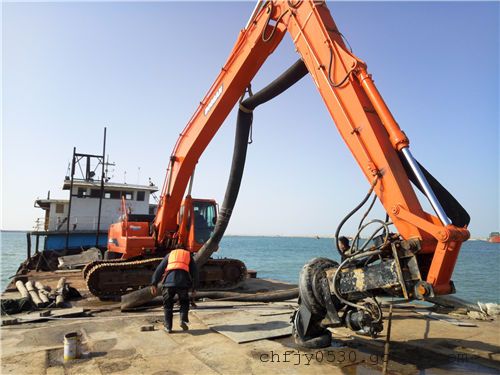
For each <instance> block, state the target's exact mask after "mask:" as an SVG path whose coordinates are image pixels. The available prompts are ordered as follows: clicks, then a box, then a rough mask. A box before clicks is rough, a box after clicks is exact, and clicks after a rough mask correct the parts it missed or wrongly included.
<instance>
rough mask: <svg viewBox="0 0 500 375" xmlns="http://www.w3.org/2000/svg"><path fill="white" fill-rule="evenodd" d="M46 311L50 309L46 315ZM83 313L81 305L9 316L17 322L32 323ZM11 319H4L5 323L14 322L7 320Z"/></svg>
mask: <svg viewBox="0 0 500 375" xmlns="http://www.w3.org/2000/svg"><path fill="white" fill-rule="evenodd" d="M47 311H50V315H46V314H47ZM84 313H85V309H83V308H81V307H72V308H69V309H60V310H43V311H36V312H32V313H29V314H15V315H11V318H13V319H15V320H17V324H21V323H33V322H37V321H41V320H46V319H51V318H63V317H64V318H68V317H71V316H78V315H83V314H84ZM13 319H5V321H6V324H9V323H10V324H14V323H13V322H11V321H9V320H13ZM3 324H4V319H2V325H3Z"/></svg>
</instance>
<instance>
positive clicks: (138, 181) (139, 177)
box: [137, 167, 141, 185]
mask: <svg viewBox="0 0 500 375" xmlns="http://www.w3.org/2000/svg"><path fill="white" fill-rule="evenodd" d="M140 181H141V167H137V185H139V183H140Z"/></svg>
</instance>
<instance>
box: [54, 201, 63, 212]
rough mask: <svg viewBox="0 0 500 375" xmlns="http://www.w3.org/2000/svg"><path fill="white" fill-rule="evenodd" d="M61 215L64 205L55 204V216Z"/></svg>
mask: <svg viewBox="0 0 500 375" xmlns="http://www.w3.org/2000/svg"><path fill="white" fill-rule="evenodd" d="M63 213H64V204H63V203H57V204H56V214H63Z"/></svg>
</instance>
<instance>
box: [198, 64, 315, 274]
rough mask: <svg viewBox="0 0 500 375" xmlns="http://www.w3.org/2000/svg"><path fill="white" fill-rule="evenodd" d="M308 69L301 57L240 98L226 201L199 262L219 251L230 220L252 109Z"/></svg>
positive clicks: (241, 172)
mask: <svg viewBox="0 0 500 375" xmlns="http://www.w3.org/2000/svg"><path fill="white" fill-rule="evenodd" d="M307 73H308V70H307V68H306V66H305V64H304V62H303V61H302V60H300V59H299V60H298V61H297V62H295V64H293V65H292V66H291V67H290V68H288V69H287V70H286V71H285V72H284V73H283V74H281V75H280V76H279V77H278V78H276V79H275V80H274V81H273V82H271V83H270V84H269V85H267V86H266V87H265V88H263V89H262V90H260V91H259V92H257V93H255V94H254V95H252V96H250V97H249V98H247V99H245V100H243V101H241V102H240V108H239V110H238V119H237V122H236V134H235V140H234V150H233V160H232V163H231V171H230V174H229V179H228V182H227V187H226V193H225V195H224V201H223V203H222V206H221V208H220V210H219V215H218V217H217V222H216V224H215V229H214V233H213V234H212V236H211V237H210V238H209V240H208V241H207V242H205V244H204V245H203V247H202V248H201V249H200V250H199V251H198V252H197V253H196V256H195V259H196V264H197V265H198V266H201V265H203V264H204V263H205V262H206V260H207V259H208V258H210V256H211V255H212V254H213V253H214V252H215V251H217V249H218V248H219V243H220V241H221V239H222V237H223V235H224V232H225V231H226V228H227V226H228V224H229V220H230V218H231V214H232V212H233V208H234V205H235V204H236V199H237V198H238V192H239V190H240V185H241V179H242V177H243V170H244V167H245V160H246V154H247V147H248V139H249V134H250V129H251V127H252V121H253V110H254V109H255V108H257V107H258V106H259V105H261V104H264V103H266V102H267V101H269V100H271V99H273V98H275V97H276V96H278V95H280V94H281V93H283V92H284V91H286V90H287V89H288V88H290V87H291V86H292V85H294V84H295V83H297V82H298V81H299V80H300V79H301V78H303V77H304V76H306V75H307Z"/></svg>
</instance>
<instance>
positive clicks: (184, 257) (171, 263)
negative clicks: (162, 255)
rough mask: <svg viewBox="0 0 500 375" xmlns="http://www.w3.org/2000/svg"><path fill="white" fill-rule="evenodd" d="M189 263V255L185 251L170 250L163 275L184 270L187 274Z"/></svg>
mask: <svg viewBox="0 0 500 375" xmlns="http://www.w3.org/2000/svg"><path fill="white" fill-rule="evenodd" d="M190 261H191V253H190V252H189V251H187V250H182V249H178V250H172V251H171V252H170V255H169V256H168V265H167V268H166V269H165V274H166V273H167V272H169V271H172V270H184V271H186V272H189V262H190Z"/></svg>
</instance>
